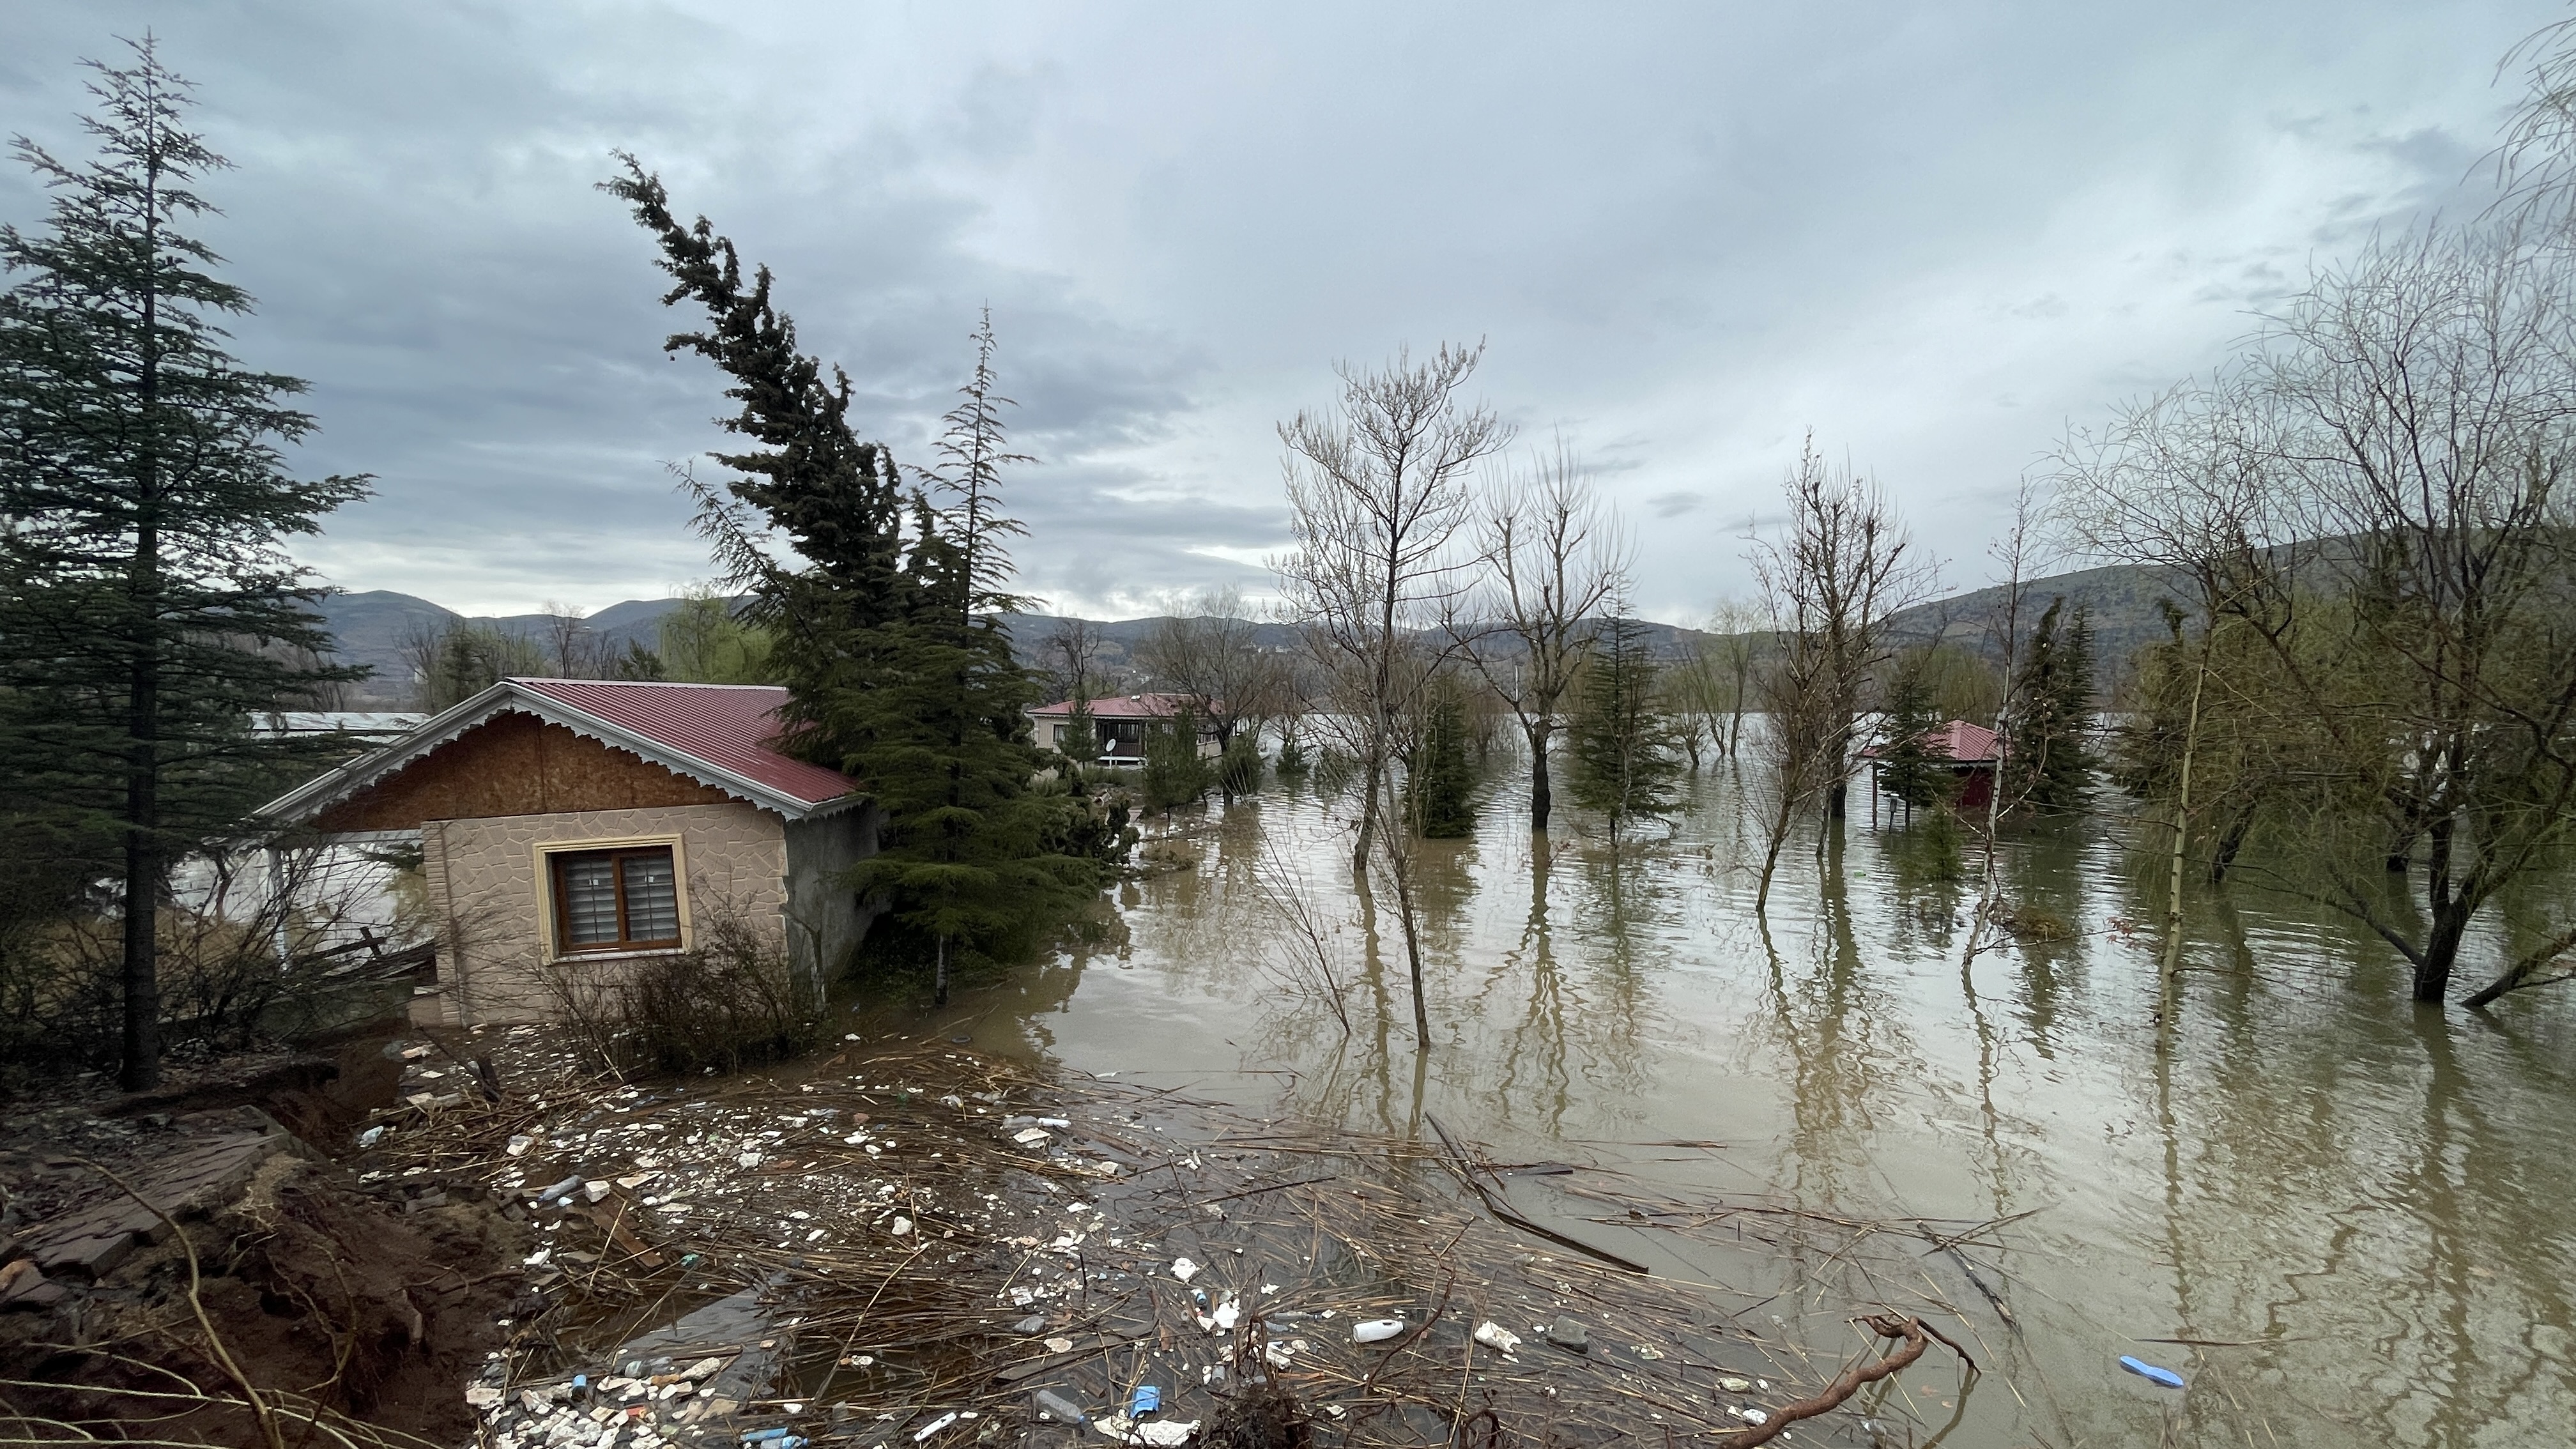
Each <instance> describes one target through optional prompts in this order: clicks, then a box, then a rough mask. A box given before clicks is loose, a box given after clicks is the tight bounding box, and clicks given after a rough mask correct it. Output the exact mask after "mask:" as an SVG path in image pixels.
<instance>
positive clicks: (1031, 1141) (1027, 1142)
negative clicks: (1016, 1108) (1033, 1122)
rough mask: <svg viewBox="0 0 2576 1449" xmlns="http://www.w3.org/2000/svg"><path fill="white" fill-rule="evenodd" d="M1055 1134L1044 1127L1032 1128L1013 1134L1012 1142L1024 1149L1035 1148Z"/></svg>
mask: <svg viewBox="0 0 2576 1449" xmlns="http://www.w3.org/2000/svg"><path fill="white" fill-rule="evenodd" d="M1052 1135H1053V1134H1051V1133H1049V1132H1048V1131H1047V1130H1046V1129H1045V1128H1042V1127H1030V1128H1025V1129H1023V1130H1021V1131H1018V1132H1014V1133H1012V1134H1011V1140H1012V1141H1013V1142H1016V1143H1018V1144H1020V1145H1021V1146H1022V1147H1035V1146H1037V1145H1038V1144H1039V1143H1041V1142H1044V1141H1046V1140H1047V1138H1048V1137H1050V1136H1052Z"/></svg>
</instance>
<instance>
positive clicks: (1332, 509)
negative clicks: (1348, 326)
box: [1273, 343, 1512, 870]
mask: <svg viewBox="0 0 2576 1449" xmlns="http://www.w3.org/2000/svg"><path fill="white" fill-rule="evenodd" d="M1483 356H1484V347H1483V344H1481V343H1480V344H1478V345H1477V346H1475V347H1472V348H1468V347H1457V346H1452V345H1449V344H1446V343H1444V344H1442V346H1441V348H1440V350H1439V351H1438V352H1437V353H1436V354H1434V355H1433V357H1432V358H1431V360H1429V361H1428V362H1425V363H1422V364H1421V365H1419V366H1416V365H1414V364H1413V363H1412V361H1411V357H1410V354H1409V353H1408V352H1404V351H1399V352H1398V353H1397V354H1396V357H1395V360H1394V362H1393V363H1392V364H1390V365H1389V366H1387V367H1386V368H1384V369H1381V370H1377V371H1363V370H1359V369H1355V368H1352V367H1350V366H1348V365H1347V364H1346V365H1344V366H1343V367H1342V368H1340V369H1339V372H1340V376H1341V379H1342V397H1341V400H1340V404H1339V406H1338V407H1337V408H1336V409H1335V410H1334V411H1333V412H1332V413H1331V414H1329V415H1327V414H1320V413H1314V412H1300V413H1299V414H1298V415H1297V417H1296V419H1295V420H1294V421H1292V422H1288V423H1283V424H1281V425H1280V428H1279V437H1280V440H1281V441H1282V442H1283V443H1285V444H1286V445H1287V447H1288V457H1287V459H1286V467H1285V471H1286V474H1287V484H1288V505H1289V510H1290V515H1291V532H1292V535H1293V536H1294V538H1295V540H1296V544H1297V548H1296V551H1295V552H1293V553H1290V554H1287V555H1286V556H1284V557H1282V558H1279V559H1277V560H1275V561H1274V562H1273V567H1274V568H1275V569H1276V570H1277V572H1278V574H1279V581H1280V587H1281V592H1282V593H1283V594H1284V595H1285V596H1286V602H1287V606H1288V610H1289V615H1290V617H1291V618H1292V619H1293V620H1294V621H1295V622H1296V623H1297V624H1298V625H1299V626H1301V628H1302V630H1303V631H1304V634H1305V637H1306V639H1307V641H1308V645H1309V648H1310V650H1311V651H1312V652H1313V653H1314V654H1315V656H1316V664H1317V673H1318V675H1319V676H1320V677H1321V678H1322V679H1323V680H1325V681H1327V687H1328V688H1330V689H1332V690H1333V692H1334V693H1335V695H1336V699H1335V703H1336V705H1337V706H1338V707H1339V710H1338V714H1337V716H1336V717H1337V718H1339V719H1340V720H1341V721H1342V728H1343V729H1344V730H1345V731H1346V732H1347V733H1348V734H1349V737H1350V738H1349V741H1348V742H1349V744H1350V745H1351V754H1352V756H1353V758H1354V759H1356V760H1357V761H1358V763H1359V767H1360V771H1361V779H1362V786H1363V796H1362V804H1361V815H1360V828H1359V839H1358V842H1357V844H1356V845H1355V846H1354V848H1353V850H1352V852H1351V864H1352V868H1353V869H1354V870H1357V869H1362V868H1364V866H1365V864H1366V862H1367V860H1368V850H1369V845H1370V843H1371V841H1372V839H1373V837H1374V835H1375V832H1376V829H1377V824H1378V816H1379V805H1380V798H1381V796H1382V795H1383V794H1384V791H1385V786H1386V773H1387V764H1388V762H1389V760H1390V759H1391V758H1392V753H1391V748H1390V746H1391V743H1392V741H1391V735H1392V732H1393V730H1394V728H1395V725H1396V721H1397V720H1398V719H1399V718H1400V717H1401V716H1402V715H1403V714H1404V713H1405V712H1406V711H1405V705H1406V703H1407V701H1408V699H1409V696H1410V691H1411V690H1412V689H1413V688H1414V687H1415V686H1416V685H1417V684H1418V682H1419V680H1420V679H1421V678H1423V677H1425V676H1427V673H1428V671H1425V670H1422V669H1420V668H1418V667H1408V659H1407V655H1408V654H1409V653H1410V652H1411V651H1412V650H1413V649H1414V648H1415V647H1416V645H1417V643H1418V638H1417V636H1419V635H1421V634H1423V633H1424V632H1425V631H1427V630H1429V629H1431V628H1433V627H1434V626H1436V625H1437V624H1438V623H1439V622H1440V621H1441V620H1443V619H1445V618H1451V617H1454V616H1455V613H1456V610H1455V608H1454V604H1455V600H1456V597H1457V595H1458V593H1459V591H1460V590H1461V589H1462V588H1463V587H1464V585H1463V583H1462V577H1463V573H1464V564H1465V562H1466V561H1465V559H1463V558H1462V557H1461V551H1460V550H1459V549H1458V547H1457V543H1458V540H1459V535H1460V533H1461V531H1462V530H1463V529H1464V528H1465V527H1466V525H1467V523H1468V520H1469V516H1470V513H1471V510H1472V504H1473V499H1472V498H1471V497H1470V495H1469V493H1468V491H1467V481H1468V477H1469V474H1470V473H1471V471H1472V470H1473V469H1474V468H1475V466H1476V464H1477V462H1478V461H1479V460H1481V459H1483V458H1484V457H1486V456H1487V455H1489V454H1491V453H1493V452H1495V451H1496V450H1498V449H1500V448H1502V447H1504V446H1505V445H1507V444H1508V443H1509V442H1510V441H1511V432H1512V430H1511V428H1510V426H1509V425H1508V424H1506V423H1504V422H1503V421H1502V419H1500V418H1499V417H1497V416H1495V415H1494V413H1493V412H1492V411H1490V410H1489V409H1487V408H1486V407H1484V406H1483V405H1482V404H1473V405H1468V404H1465V403H1463V402H1462V400H1461V399H1460V397H1459V393H1460V391H1461V390H1462V389H1463V388H1464V387H1465V386H1466V383H1467V379H1468V378H1469V377H1470V376H1471V375H1473V373H1474V372H1475V369H1476V363H1477V361H1478V360H1479V359H1480V358H1482V357H1483Z"/></svg>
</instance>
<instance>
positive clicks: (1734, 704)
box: [1699, 599, 1768, 760]
mask: <svg viewBox="0 0 2576 1449" xmlns="http://www.w3.org/2000/svg"><path fill="white" fill-rule="evenodd" d="M1767 623H1768V616H1767V615H1766V614H1765V613H1764V611H1763V609H1762V607H1761V606H1760V605H1758V604H1752V603H1747V602H1745V601H1744V600H1741V599H1727V600H1723V601H1721V602H1720V603H1719V604H1718V606H1717V607H1716V608H1715V609H1713V610H1710V611H1709V616H1708V637H1707V638H1705V639H1702V640H1701V641H1700V642H1699V653H1700V657H1701V659H1702V661H1703V663H1704V667H1705V669H1706V670H1707V673H1708V677H1709V681H1710V687H1711V689H1712V690H1713V691H1715V692H1716V693H1717V695H1718V698H1719V699H1721V700H1722V701H1723V702H1724V708H1725V710H1726V736H1725V739H1724V740H1723V742H1722V748H1723V749H1724V750H1725V752H1726V757H1727V758H1728V759H1729V760H1733V759H1736V758H1737V757H1738V753H1739V750H1740V747H1741V745H1742V742H1743V739H1744V712H1745V711H1746V710H1747V709H1749V708H1751V707H1752V704H1753V663H1754V660H1755V659H1756V658H1758V657H1759V656H1760V648H1761V643H1762V636H1763V634H1764V632H1765V626H1766V624H1767Z"/></svg>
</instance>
